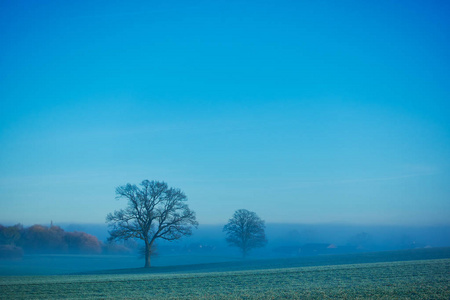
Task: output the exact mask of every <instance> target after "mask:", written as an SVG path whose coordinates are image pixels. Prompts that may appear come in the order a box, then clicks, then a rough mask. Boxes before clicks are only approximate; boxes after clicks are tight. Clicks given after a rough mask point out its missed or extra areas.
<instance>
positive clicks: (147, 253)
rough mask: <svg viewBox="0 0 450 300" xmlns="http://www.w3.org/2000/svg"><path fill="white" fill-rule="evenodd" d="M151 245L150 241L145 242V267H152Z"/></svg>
mask: <svg viewBox="0 0 450 300" xmlns="http://www.w3.org/2000/svg"><path fill="white" fill-rule="evenodd" d="M151 252H152V251H151V246H150V245H149V244H148V243H145V266H144V268H150V254H151Z"/></svg>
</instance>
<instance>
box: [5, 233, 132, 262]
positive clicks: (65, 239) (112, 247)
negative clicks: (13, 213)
mask: <svg viewBox="0 0 450 300" xmlns="http://www.w3.org/2000/svg"><path fill="white" fill-rule="evenodd" d="M127 252H130V249H129V248H128V247H126V246H125V245H120V244H112V243H106V244H105V243H102V242H101V241H99V240H98V238H97V237H95V236H93V235H91V234H88V233H85V232H80V231H74V232H66V231H64V230H63V229H62V228H61V227H59V226H55V225H53V224H52V225H50V226H48V227H47V226H43V225H33V226H30V227H24V226H22V225H21V224H16V225H14V226H3V225H1V224H0V258H6V259H13V258H20V257H22V256H23V255H24V254H102V253H103V254H116V253H127Z"/></svg>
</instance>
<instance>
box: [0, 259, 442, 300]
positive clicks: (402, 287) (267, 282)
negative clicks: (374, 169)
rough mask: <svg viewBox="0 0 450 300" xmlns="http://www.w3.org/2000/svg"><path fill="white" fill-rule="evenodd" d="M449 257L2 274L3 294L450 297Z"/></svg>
mask: <svg viewBox="0 0 450 300" xmlns="http://www.w3.org/2000/svg"><path fill="white" fill-rule="evenodd" d="M449 275H450V259H436V260H416V261H404V262H384V263H366V264H349V265H336V266H316V267H300V268H282V269H266V270H251V271H235V272H209V273H191V274H119V275H78V276H77V275H71V276H21V277H13V276H10V277H3V278H2V280H1V281H0V295H1V296H0V297H1V298H2V299H14V298H17V299H25V298H26V299H77V298H92V299H96V298H102V299H104V298H127V299H283V298H285V299H450V290H449V285H450V276H449Z"/></svg>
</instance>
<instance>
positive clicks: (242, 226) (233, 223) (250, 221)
mask: <svg viewBox="0 0 450 300" xmlns="http://www.w3.org/2000/svg"><path fill="white" fill-rule="evenodd" d="M264 228H265V224H264V221H263V220H261V219H260V218H259V217H258V215H257V214H256V213H254V212H252V211H248V210H246V209H239V210H237V211H236V212H235V213H234V214H233V217H232V218H231V219H230V220H229V221H228V224H226V225H225V226H224V227H223V231H225V232H226V234H227V238H226V239H227V242H228V244H229V245H230V246H235V247H238V248H240V249H241V251H242V256H243V257H244V258H245V257H246V256H247V254H248V252H249V251H250V250H251V249H253V248H258V247H264V246H265V245H266V243H267V240H266V235H265V232H264Z"/></svg>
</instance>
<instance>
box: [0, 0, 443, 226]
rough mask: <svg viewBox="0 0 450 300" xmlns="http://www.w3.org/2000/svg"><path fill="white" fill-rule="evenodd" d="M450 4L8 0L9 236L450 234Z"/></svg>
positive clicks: (3, 155) (0, 156)
mask: <svg viewBox="0 0 450 300" xmlns="http://www.w3.org/2000/svg"><path fill="white" fill-rule="evenodd" d="M449 14H450V4H449V3H448V2H446V1H396V2H392V1H249V2H246V3H242V1H190V2H188V1H126V2H125V1H124V2H112V1H75V2H67V1H2V3H1V4H0V37H1V40H2V42H1V43H0V144H1V148H0V223H16V222H21V223H24V224H34V223H49V222H50V220H53V221H54V222H77V223H102V222H104V219H105V216H106V214H107V213H109V212H111V211H113V210H114V209H118V208H121V207H124V205H125V203H124V202H120V201H117V200H115V199H114V198H115V194H114V190H115V188H116V187H117V186H119V185H122V184H126V183H136V184H137V183H139V182H140V181H142V180H143V179H150V180H152V179H154V180H163V181H166V182H167V183H168V184H169V185H171V186H174V187H178V188H181V189H182V190H183V191H184V192H185V193H186V194H187V196H188V198H189V204H190V207H191V208H192V209H193V210H194V211H196V212H197V218H198V221H199V222H200V223H201V224H202V223H203V224H222V223H225V222H226V221H227V220H228V218H229V217H230V216H231V215H232V214H233V212H234V211H235V210H236V209H240V208H246V209H249V210H252V211H255V212H257V213H258V214H259V215H260V216H261V217H262V218H263V219H265V220H266V221H267V222H289V223H329V222H339V223H352V224H359V223H364V224H367V223H370V224H419V225H426V224H448V220H449V215H450V201H449V200H450V155H449V154H450V122H449V112H450V102H449V99H448V98H449V95H450V71H449V70H450V60H449V53H450V34H449V33H450V21H449V20H448V15H449Z"/></svg>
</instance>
